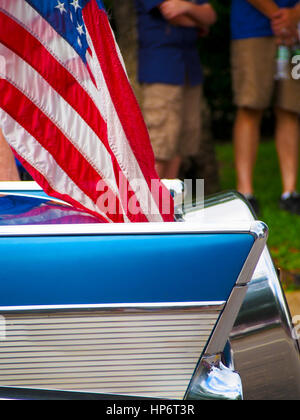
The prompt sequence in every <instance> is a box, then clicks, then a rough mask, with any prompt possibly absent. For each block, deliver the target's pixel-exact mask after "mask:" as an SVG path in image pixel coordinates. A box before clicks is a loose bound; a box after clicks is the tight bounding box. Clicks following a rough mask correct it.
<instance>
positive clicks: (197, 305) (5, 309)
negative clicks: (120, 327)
mask: <svg viewBox="0 0 300 420" xmlns="http://www.w3.org/2000/svg"><path fill="white" fill-rule="evenodd" d="M225 304H226V302H225V301H218V302H174V303H122V304H119V303H116V304H95V305H40V306H37V305H36V306H34V305H33V306H0V314H1V313H5V314H7V313H12V312H26V313H30V312H37V313H38V312H49V311H51V312H53V311H55V312H59V311H64V312H65V311H68V312H69V311H71V312H72V311H79V310H82V311H87V310H88V311H103V312H108V311H109V312H114V311H115V312H118V313H120V312H122V313H126V312H130V313H136V312H141V311H145V312H146V311H149V312H151V311H155V312H158V311H164V310H170V309H172V310H177V309H179V310H182V309H186V310H198V311H199V310H200V311H201V312H202V311H203V312H205V311H207V310H219V311H221V310H223V309H224V307H225ZM120 310H121V311H120Z"/></svg>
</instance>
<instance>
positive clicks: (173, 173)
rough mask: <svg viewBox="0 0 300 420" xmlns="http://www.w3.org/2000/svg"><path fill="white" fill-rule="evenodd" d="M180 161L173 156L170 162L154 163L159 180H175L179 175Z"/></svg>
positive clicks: (178, 157) (179, 158) (160, 161)
mask: <svg viewBox="0 0 300 420" xmlns="http://www.w3.org/2000/svg"><path fill="white" fill-rule="evenodd" d="M181 162H182V159H181V157H180V156H175V157H174V158H173V159H171V160H170V161H162V160H157V161H156V171H157V173H158V176H159V177H160V178H161V179H176V178H177V177H178V174H179V170H180V166H181Z"/></svg>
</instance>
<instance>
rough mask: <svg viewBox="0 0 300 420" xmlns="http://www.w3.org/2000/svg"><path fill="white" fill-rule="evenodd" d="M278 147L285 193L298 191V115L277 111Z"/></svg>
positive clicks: (299, 130)
mask: <svg viewBox="0 0 300 420" xmlns="http://www.w3.org/2000/svg"><path fill="white" fill-rule="evenodd" d="M276 115H277V125H276V146H277V152H278V157H279V163H280V168H281V174H282V184H283V192H284V193H292V192H294V191H296V189H297V177H298V166H299V157H298V155H299V140H300V123H299V117H298V115H297V114H294V113H292V112H288V111H284V110H282V109H277V110H276Z"/></svg>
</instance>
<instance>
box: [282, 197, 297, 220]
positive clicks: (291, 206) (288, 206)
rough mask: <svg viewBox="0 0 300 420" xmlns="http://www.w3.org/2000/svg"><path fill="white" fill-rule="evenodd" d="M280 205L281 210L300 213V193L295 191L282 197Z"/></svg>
mask: <svg viewBox="0 0 300 420" xmlns="http://www.w3.org/2000/svg"><path fill="white" fill-rule="evenodd" d="M279 207H280V208H281V210H285V211H288V212H289V213H292V214H299V215H300V194H298V193H293V194H291V195H290V196H289V197H288V198H282V197H281V199H280V200H279Z"/></svg>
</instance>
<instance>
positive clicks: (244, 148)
mask: <svg viewBox="0 0 300 420" xmlns="http://www.w3.org/2000/svg"><path fill="white" fill-rule="evenodd" d="M298 1H299V0H233V1H232V10H231V27H232V39H233V41H232V76H233V90H234V101H235V105H236V106H237V115H236V119H235V125H234V145H235V161H236V170H237V189H238V191H239V192H240V193H242V194H243V195H244V196H245V197H246V198H247V199H248V201H249V202H250V204H252V206H253V208H254V210H256V211H257V212H258V211H259V204H258V201H257V199H256V197H255V193H254V188H253V171H254V165H255V162H256V157H257V151H258V145H259V139H260V126H261V121H262V117H263V112H264V110H266V108H268V107H269V106H270V104H271V99H272V97H273V96H274V97H275V114H276V146H277V152H278V156H279V162H280V168H281V175H282V184H283V191H282V196H281V198H280V207H281V208H282V209H283V210H287V211H289V212H291V213H296V214H300V196H299V194H298V193H297V192H296V190H297V187H296V186H297V175H298V154H299V137H300V125H299V114H300V81H299V80H293V79H292V77H291V74H290V75H289V76H288V77H287V79H285V80H278V81H275V74H276V54H277V50H278V45H279V44H282V45H292V44H293V43H295V42H296V38H297V33H296V27H297V22H298V21H299V20H300V8H299V4H298ZM266 187H267V186H266Z"/></svg>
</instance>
